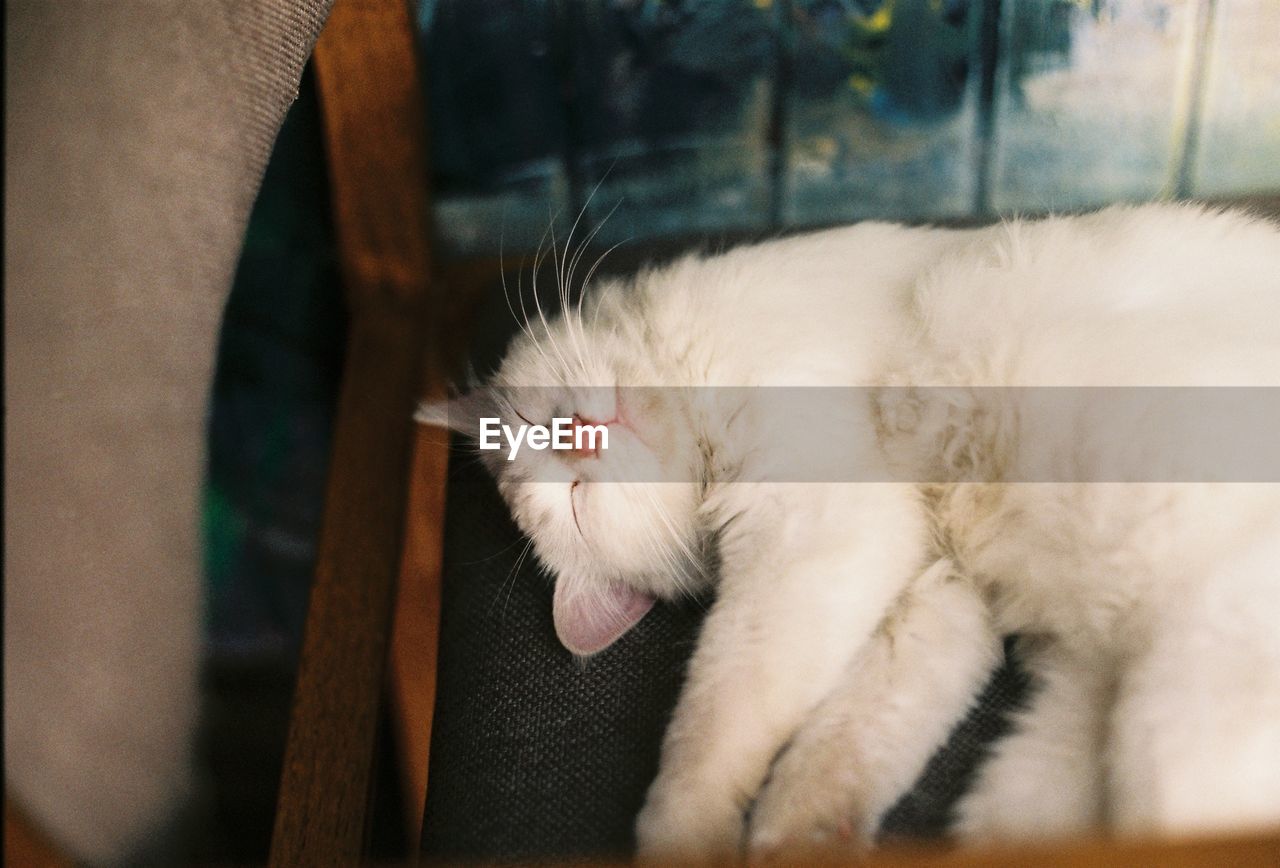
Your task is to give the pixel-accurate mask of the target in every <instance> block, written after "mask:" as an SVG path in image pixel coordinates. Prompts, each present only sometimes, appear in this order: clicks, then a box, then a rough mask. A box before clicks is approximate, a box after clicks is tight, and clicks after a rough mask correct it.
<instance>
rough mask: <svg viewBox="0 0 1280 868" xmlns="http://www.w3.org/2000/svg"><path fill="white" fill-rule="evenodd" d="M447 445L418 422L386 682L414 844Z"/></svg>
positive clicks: (421, 799)
mask: <svg viewBox="0 0 1280 868" xmlns="http://www.w3.org/2000/svg"><path fill="white" fill-rule="evenodd" d="M448 447H449V440H448V435H447V434H446V433H445V432H443V431H441V430H439V429H436V428H425V427H420V428H419V429H418V431H417V434H416V436H415V438H414V444H413V468H412V471H411V474H412V475H411V477H410V480H409V507H408V509H407V510H406V515H405V542H404V558H403V560H402V561H401V563H400V589H399V593H398V595H397V597H396V609H395V622H394V625H393V627H392V630H391V660H390V667H391V669H390V673H389V679H390V683H389V685H388V689H389V691H390V693H391V713H392V717H393V719H392V724H393V727H394V730H395V733H396V738H397V741H398V742H399V744H398V747H399V755H400V764H401V784H402V787H403V799H404V808H405V828H406V829H407V830H408V835H409V843H410V846H411V847H412V848H413V850H414V852H416V851H417V847H418V844H419V842H420V841H421V840H422V815H423V811H424V809H425V808H426V800H427V760H428V757H429V755H430V752H431V720H432V716H433V713H434V711H435V697H436V657H437V652H438V640H439V636H440V592H441V587H440V579H441V567H442V559H443V545H444V539H443V536H444V501H445V478H446V475H447V473H448Z"/></svg>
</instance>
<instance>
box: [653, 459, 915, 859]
mask: <svg viewBox="0 0 1280 868" xmlns="http://www.w3.org/2000/svg"><path fill="white" fill-rule="evenodd" d="M733 496H735V497H739V498H742V503H743V504H744V505H745V504H749V506H748V507H747V508H744V509H743V511H741V512H739V513H738V515H739V518H737V519H736V520H735V521H734V522H733V525H732V533H731V534H729V535H727V536H726V538H725V539H724V540H723V544H722V553H721V579H720V587H719V591H718V596H717V599H716V602H715V605H714V606H713V608H712V610H711V613H710V614H709V615H708V616H707V620H706V623H705V625H704V627H703V632H702V636H701V637H700V639H699V643H698V647H697V649H696V651H695V652H694V655H693V658H692V660H691V661H690V666H689V675H688V680H687V683H686V685H685V688H684V691H683V693H682V694H681V697H680V701H679V703H678V705H677V707H676V711H675V715H674V718H673V720H672V723H671V725H670V727H669V728H668V730H667V734H666V739H665V741H664V744H663V753H662V761H661V765H660V768H659V771H658V776H657V778H656V779H655V780H654V783H653V785H652V786H651V788H650V790H649V795H648V798H647V800H646V803H645V806H644V809H643V810H642V811H641V813H640V816H639V817H638V819H637V822H636V836H637V843H638V846H639V851H640V854H641V855H642V856H645V857H650V858H663V857H670V856H672V855H682V856H690V855H699V854H721V855H724V854H732V853H736V852H737V851H738V850H739V849H740V848H741V846H742V844H743V823H744V817H745V811H746V810H747V808H748V807H749V806H750V804H751V802H752V801H753V800H754V799H755V797H756V794H757V792H758V791H759V788H760V785H761V783H762V782H763V781H764V779H765V775H766V774H767V772H768V769H769V765H770V763H771V762H772V761H773V758H774V756H775V755H776V754H777V753H778V751H779V749H780V748H781V747H782V745H783V744H785V743H786V741H787V740H788V739H789V738H791V736H792V734H793V733H794V732H795V730H796V729H797V728H798V727H799V725H800V724H801V722H802V721H803V720H804V718H805V717H806V716H807V715H808V714H809V713H810V712H811V711H812V709H813V708H814V707H815V706H816V705H817V704H818V703H819V702H820V701H821V700H822V699H823V698H824V697H825V696H826V695H827V694H828V693H829V692H830V691H831V690H832V689H833V688H834V687H835V685H836V684H837V683H839V681H840V679H841V677H842V675H843V673H844V672H845V670H846V668H847V665H848V663H849V660H850V659H851V658H852V657H853V655H854V654H855V653H856V652H857V651H858V649H859V648H860V647H861V646H862V645H863V644H864V643H865V642H866V641H867V639H868V637H869V636H870V635H871V634H872V632H873V631H874V630H875V628H876V626H877V625H878V624H879V623H880V621H881V620H882V618H883V617H884V614H885V612H886V611H888V609H889V607H890V606H891V605H892V603H893V601H894V600H895V599H896V598H897V596H898V595H899V593H900V592H901V590H902V589H903V587H905V586H906V584H907V583H908V582H909V581H910V580H911V578H912V577H913V576H915V575H916V574H918V573H919V571H920V568H921V560H922V557H923V553H924V551H925V541H926V539H927V536H926V530H925V525H924V517H923V512H922V510H921V509H920V504H919V502H918V499H917V497H916V495H915V493H914V491H912V490H911V488H910V487H908V486H898V485H862V486H841V485H765V486H751V487H749V488H748V487H747V486H746V485H745V484H742V485H737V486H734V490H733Z"/></svg>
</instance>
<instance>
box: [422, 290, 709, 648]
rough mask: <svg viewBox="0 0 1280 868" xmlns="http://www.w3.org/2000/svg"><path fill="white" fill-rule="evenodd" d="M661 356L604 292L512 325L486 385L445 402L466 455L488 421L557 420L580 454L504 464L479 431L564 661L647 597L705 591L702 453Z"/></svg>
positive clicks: (633, 310) (622, 305) (647, 333)
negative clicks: (565, 653) (463, 437)
mask: <svg viewBox="0 0 1280 868" xmlns="http://www.w3.org/2000/svg"><path fill="white" fill-rule="evenodd" d="M662 352H663V350H662V348H661V347H660V346H655V337H654V335H653V333H652V329H651V328H650V327H649V326H647V325H646V323H645V317H644V310H643V305H642V303H641V302H640V301H638V300H637V299H636V297H635V296H634V294H633V292H632V289H631V288H630V287H626V286H623V285H620V284H614V285H606V286H605V287H602V288H601V291H600V292H598V293H596V294H595V296H594V303H593V305H592V306H591V307H590V308H589V309H588V310H585V311H584V310H582V309H581V308H577V309H575V308H574V307H572V306H568V305H566V306H565V309H564V311H563V312H562V313H561V314H559V315H557V316H555V317H554V318H548V319H546V320H543V319H542V318H537V319H535V320H534V321H533V322H532V323H531V324H528V325H526V326H525V327H523V328H522V330H521V332H520V333H519V334H518V336H517V337H516V338H515V340H514V341H513V342H512V343H511V345H510V346H509V348H508V350H507V353H506V356H505V358H504V359H503V362H502V364H501V366H500V368H499V369H498V371H497V373H496V374H495V375H494V376H493V377H492V378H491V379H490V380H489V382H487V383H486V384H484V385H482V386H480V387H478V388H475V389H473V390H471V391H470V392H469V393H468V395H466V396H464V397H462V398H461V399H458V400H455V401H454V402H452V403H451V408H450V414H449V418H448V425H449V427H451V428H453V429H454V430H458V431H461V432H464V433H466V434H467V435H468V436H469V437H470V438H472V439H473V440H476V441H477V445H480V443H479V434H480V430H479V429H480V420H481V419H485V418H488V419H494V418H496V419H500V420H501V424H502V425H507V426H510V428H511V429H512V431H513V433H514V432H515V429H517V428H519V426H522V425H523V426H527V428H526V435H527V433H528V431H529V430H531V429H532V428H533V426H544V427H546V428H548V429H552V430H553V432H554V420H557V419H559V420H561V423H560V429H561V432H562V435H561V436H562V441H565V440H569V439H572V440H573V441H574V443H575V445H580V446H581V448H570V449H555V448H543V449H540V450H536V449H533V448H530V446H529V444H528V443H527V442H525V443H523V444H522V445H521V447H520V449H519V450H518V451H517V452H516V453H515V458H514V459H513V460H508V455H509V454H510V452H511V444H510V439H509V438H508V437H507V436H506V435H505V433H502V432H501V430H500V429H498V430H499V433H498V434H497V435H496V436H493V432H494V429H495V427H496V426H494V425H493V424H492V423H491V424H490V426H489V430H490V436H489V437H488V440H489V444H490V446H491V445H492V444H493V442H494V441H497V442H498V443H499V444H500V448H498V449H492V448H490V449H488V450H484V451H481V452H480V455H481V457H482V458H483V459H484V460H485V463H486V464H487V466H488V467H489V469H490V470H491V471H492V473H493V475H494V476H495V478H496V480H497V484H498V489H499V491H500V492H501V493H502V496H503V498H504V499H505V500H506V502H507V504H508V505H509V507H510V509H511V514H512V516H513V517H514V518H515V521H516V523H517V524H518V525H519V527H520V529H521V530H522V531H523V532H524V533H525V534H526V535H527V536H528V537H529V538H530V540H531V541H532V543H533V548H534V551H535V552H536V554H537V556H538V558H539V560H541V562H542V563H543V565H544V566H545V567H546V568H547V569H548V570H549V571H550V572H551V573H552V574H553V576H554V577H555V592H554V597H553V600H554V602H553V614H554V620H555V627H556V633H557V635H558V636H559V638H560V641H561V642H562V643H563V644H564V646H565V647H566V648H568V649H569V650H570V651H572V652H573V653H575V654H579V655H589V654H593V653H595V652H597V651H600V650H602V649H603V648H605V647H607V646H608V645H610V644H612V643H613V642H614V641H615V640H616V639H617V638H619V637H620V636H622V635H623V634H624V633H625V632H626V631H627V630H629V629H630V628H631V627H632V626H634V625H635V624H636V623H638V622H639V620H640V619H641V618H642V617H643V616H644V615H645V613H646V612H648V610H649V608H650V607H651V606H652V604H653V602H654V600H655V599H657V598H673V597H676V596H679V595H681V594H682V593H686V592H691V591H696V590H699V589H700V587H701V586H702V585H704V584H705V581H706V577H705V575H704V570H705V557H704V548H705V545H706V540H705V533H704V531H703V529H702V528H700V526H699V507H700V505H701V501H702V492H703V488H704V486H703V481H704V479H705V471H704V469H703V466H702V463H703V456H702V454H701V450H700V447H699V442H698V437H697V435H696V426H695V424H694V421H693V418H692V410H691V408H690V407H689V406H688V404H687V402H685V401H684V400H683V399H682V396H683V395H684V394H685V391H684V390H682V389H680V388H673V386H674V383H673V382H672V379H673V375H672V372H671V370H670V369H669V368H665V369H664V362H663V359H662ZM420 418H422V417H421V416H420ZM565 420H571V421H568V422H567V423H566V421H565ZM434 421H442V420H440V419H439V418H435V419H434ZM580 429H581V434H582V439H581V440H580V441H579V440H578V439H577V435H578V433H579V430H580ZM566 430H567V431H568V433H567V434H565V433H563V432H565V431H566ZM606 437H607V447H605V446H604V445H603V443H604V440H605V438H606ZM593 438H594V448H592V446H593Z"/></svg>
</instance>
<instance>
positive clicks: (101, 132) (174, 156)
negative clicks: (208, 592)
mask: <svg viewBox="0 0 1280 868" xmlns="http://www.w3.org/2000/svg"><path fill="white" fill-rule="evenodd" d="M331 3H332V0H275V2H272V0H239V2H237V0H216V2H214V0H208V2H198V3H196V2H178V0H152V2H143V0H112V2H102V0H12V2H9V3H7V4H6V7H7V8H6V12H7V16H6V17H7V25H8V26H7V28H6V35H5V43H6V44H5V48H6V58H5V76H6V97H5V100H6V106H5V108H6V115H7V123H6V131H5V149H6V165H5V184H6V196H5V237H6V240H5V275H4V276H5V404H6V411H7V414H6V419H5V476H6V479H5V483H6V484H5V495H4V508H5V531H4V534H5V535H4V551H5V554H4V557H5V563H4V567H5V600H4V602H5V606H4V709H5V710H4V715H5V720H4V726H5V729H4V737H5V783H6V786H7V795H8V796H9V797H11V798H14V799H15V800H16V801H17V802H18V803H19V804H20V805H21V806H22V807H23V808H24V809H25V810H26V811H27V812H28V813H29V814H30V815H31V816H32V817H33V818H34V819H35V821H36V822H37V823H39V824H40V825H42V826H43V827H44V828H45V829H46V830H47V831H48V832H49V833H50V835H51V836H52V837H54V838H55V839H56V840H57V841H58V842H59V843H60V844H61V845H62V846H63V847H65V848H67V849H68V851H70V852H71V853H73V854H75V855H76V856H78V857H80V858H81V859H84V860H87V861H90V862H93V863H108V862H119V861H122V860H128V859H130V858H131V857H132V855H133V854H136V853H137V852H138V849H139V848H140V847H143V846H145V844H144V842H146V841H148V840H153V839H154V838H155V836H156V835H158V834H160V832H161V831H162V830H163V829H164V828H165V827H166V825H167V824H169V823H171V822H172V821H173V818H174V817H175V816H176V815H177V814H179V813H180V812H181V811H182V810H183V809H184V804H185V802H186V800H187V798H188V797H189V796H190V794H191V792H192V789H193V777H192V767H191V741H192V735H193V725H194V723H195V717H196V712H197V684H196V671H197V670H196V666H197V659H198V642H199V630H200V612H201V609H200V606H201V584H200V557H199V528H198V521H199V513H198V509H197V495H198V489H199V485H200V482H201V478H202V474H203V464H204V427H205V415H206V403H207V400H208V392H209V386H210V381H211V372H212V360H213V352H214V347H215V340H216V332H217V328H218V324H219V319H220V315H221V312H222V307H223V303H224V300H225V296H226V293H227V291H228V289H229V286H230V282H231V278H232V273H233V270H234V267H235V263H236V258H237V255H238V252H239V247H240V243H241V236H242V234H243V231H244V226H245V223H246V220H247V218H248V213H249V208H250V205H251V204H252V201H253V197H254V194H255V193H256V190H257V187H258V183H259V180H260V178H261V174H262V171H263V168H264V166H265V163H266V159H267V156H268V154H269V152H270V149H271V145H272V142H273V140H274V138H275V134H276V131H277V130H278V127H279V125H280V122H281V121H282V119H283V116H284V112H285V111H286V109H287V108H288V106H289V105H290V103H291V102H292V101H293V98H294V96H295V95H296V92H297V84H298V80H299V77H300V75H301V71H302V67H303V64H304V62H305V60H306V58H307V56H308V55H309V53H310V51H311V47H312V45H313V43H314V41H315V39H316V36H317V35H318V33H319V30H320V28H321V26H322V24H323V22H324V19H325V17H326V15H327V14H328V10H329V6H330V5H331Z"/></svg>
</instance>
